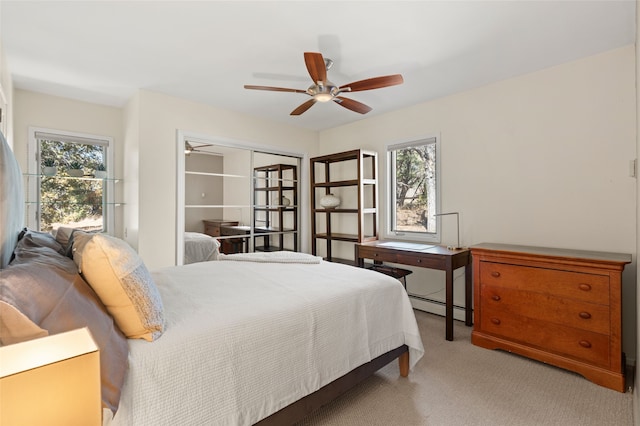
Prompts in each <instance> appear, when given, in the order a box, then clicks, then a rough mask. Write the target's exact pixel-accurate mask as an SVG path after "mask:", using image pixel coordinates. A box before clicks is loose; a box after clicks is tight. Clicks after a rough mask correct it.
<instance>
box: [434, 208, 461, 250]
mask: <svg viewBox="0 0 640 426" xmlns="http://www.w3.org/2000/svg"><path fill="white" fill-rule="evenodd" d="M449 215H456V241H457V245H456V246H455V247H454V246H447V248H448V249H449V250H458V249H461V248H462V247H461V246H460V214H459V213H458V212H449V213H438V214H436V215H435V216H449Z"/></svg>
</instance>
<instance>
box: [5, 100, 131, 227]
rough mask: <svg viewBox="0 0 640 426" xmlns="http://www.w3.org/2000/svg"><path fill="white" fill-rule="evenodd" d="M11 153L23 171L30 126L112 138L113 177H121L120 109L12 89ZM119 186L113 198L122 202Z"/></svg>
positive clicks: (119, 218)
mask: <svg viewBox="0 0 640 426" xmlns="http://www.w3.org/2000/svg"><path fill="white" fill-rule="evenodd" d="M13 112H14V120H13V125H14V129H13V136H14V152H15V154H16V158H17V159H18V162H19V163H20V167H21V168H22V169H23V170H27V145H28V139H29V127H42V128H47V129H53V130H63V131H69V132H79V133H87V134H92V135H98V136H109V137H111V138H113V143H114V147H113V148H114V150H115V151H114V159H115V170H114V177H122V172H123V167H122V162H123V161H122V159H123V145H122V140H123V131H122V110H121V109H120V108H113V107H108V106H102V105H96V104H90V103H86V102H79V101H74V100H71V99H66V98H60V97H56V96H49V95H44V94H41V93H35V92H29V91H25V90H15V92H14V97H13ZM121 197H122V187H121V184H117V187H116V192H115V199H116V200H115V201H121V200H120V198H121ZM125 207H126V206H121V207H117V208H116V217H115V228H116V229H115V235H116V236H122V229H123V208H125Z"/></svg>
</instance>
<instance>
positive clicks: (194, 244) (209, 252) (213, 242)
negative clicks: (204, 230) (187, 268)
mask: <svg viewBox="0 0 640 426" xmlns="http://www.w3.org/2000/svg"><path fill="white" fill-rule="evenodd" d="M219 248H220V242H219V241H218V240H217V239H215V238H213V237H212V236H210V235H206V234H201V233H199V232H185V233H184V264H185V265H188V264H190V263H197V262H208V261H210V260H217V259H218V254H219Z"/></svg>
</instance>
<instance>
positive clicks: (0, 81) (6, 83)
mask: <svg viewBox="0 0 640 426" xmlns="http://www.w3.org/2000/svg"><path fill="white" fill-rule="evenodd" d="M1 17H2V2H1V1H0V22H1ZM0 88H1V90H2V92H3V94H4V96H5V100H6V101H7V111H6V115H5V119H6V121H7V133H6V134H5V138H6V139H7V142H9V146H11V147H12V146H13V79H12V78H11V73H10V70H9V64H8V63H7V60H6V57H5V55H4V48H3V46H2V38H1V34H0Z"/></svg>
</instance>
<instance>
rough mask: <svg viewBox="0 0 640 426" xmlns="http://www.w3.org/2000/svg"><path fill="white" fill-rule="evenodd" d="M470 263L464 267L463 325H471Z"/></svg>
mask: <svg viewBox="0 0 640 426" xmlns="http://www.w3.org/2000/svg"><path fill="white" fill-rule="evenodd" d="M471 271H472V268H471V263H469V264H468V265H466V266H465V267H464V324H465V325H466V326H467V327H471V326H472V325H473V286H472V285H471V275H472V274H471Z"/></svg>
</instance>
